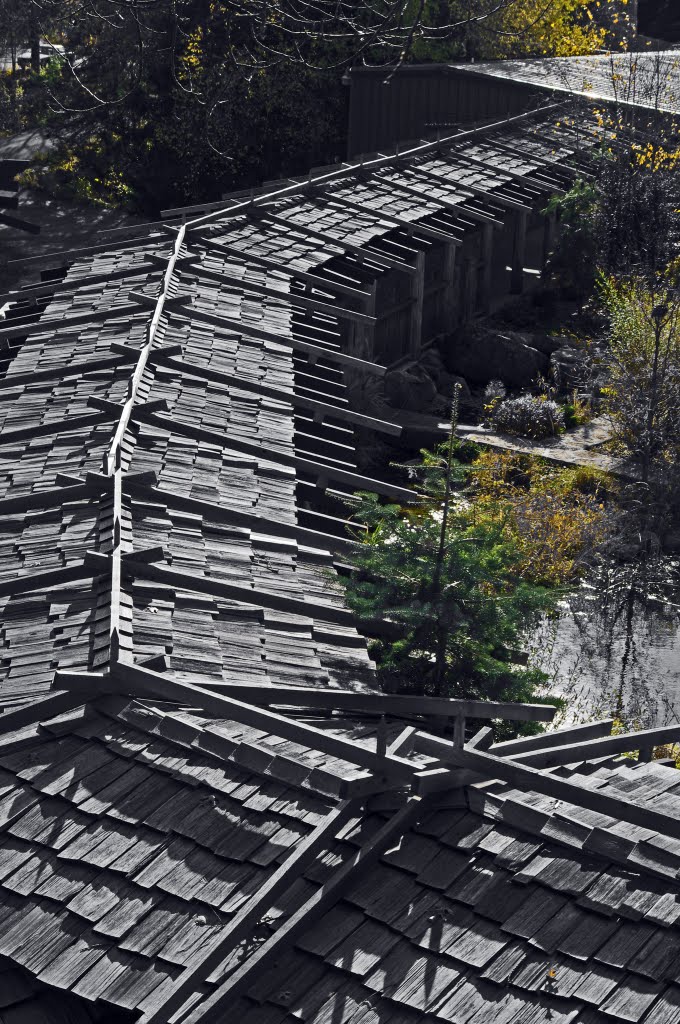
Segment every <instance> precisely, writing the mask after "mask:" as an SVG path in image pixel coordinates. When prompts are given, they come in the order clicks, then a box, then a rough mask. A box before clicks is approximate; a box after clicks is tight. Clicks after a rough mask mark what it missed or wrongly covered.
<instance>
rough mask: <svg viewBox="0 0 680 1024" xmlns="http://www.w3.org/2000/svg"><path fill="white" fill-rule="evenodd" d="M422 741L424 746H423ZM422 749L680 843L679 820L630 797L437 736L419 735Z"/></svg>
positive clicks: (525, 789) (527, 790)
mask: <svg viewBox="0 0 680 1024" xmlns="http://www.w3.org/2000/svg"><path fill="white" fill-rule="evenodd" d="M423 738H424V740H425V741H426V742H423ZM425 747H426V748H427V750H426V751H424V752H427V753H432V752H433V751H436V753H435V754H434V756H436V757H438V758H439V760H440V761H441V762H442V763H443V764H447V765H451V766H453V767H455V768H467V769H468V770H469V771H473V772H478V773H479V774H480V775H483V776H484V777H485V778H487V779H499V780H500V781H502V782H509V783H511V784H512V785H513V786H516V787H517V788H518V789H520V790H521V791H522V792H524V793H532V792H533V793H542V794H543V795H544V796H549V797H552V798H553V799H555V800H562V801H564V803H567V804H573V805H574V806H576V807H586V808H588V810H591V811H597V812H598V814H604V815H606V816H607V817H609V818H613V819H614V820H616V821H627V822H630V823H631V824H632V825H639V826H640V827H641V828H649V829H652V830H653V831H655V832H659V833H661V835H663V836H668V837H670V838H673V839H680V819H678V818H677V817H674V816H672V815H669V814H664V813H663V812H660V811H655V810H654V809H653V807H651V806H650V805H649V804H648V803H644V804H643V803H639V804H638V803H636V802H635V798H634V795H633V794H631V793H626V794H625V795H622V796H613V795H610V794H609V793H607V792H603V791H602V790H597V789H588V788H586V786H584V785H581V784H580V783H578V782H574V781H572V780H571V779H564V778H559V777H557V776H556V775H553V774H551V773H549V772H548V773H546V772H542V771H539V770H538V769H536V768H532V767H529V766H528V765H525V764H519V763H518V762H517V761H513V760H511V759H510V758H505V757H496V756H495V755H494V754H491V753H485V752H484V751H480V750H471V749H469V748H468V747H462V748H460V747H453V746H452V745H451V744H450V743H447V742H446V741H445V740H442V739H439V738H438V737H436V736H424V734H423V733H418V736H417V749H424V748H425ZM579 759H580V758H579Z"/></svg>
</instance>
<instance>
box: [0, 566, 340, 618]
mask: <svg viewBox="0 0 680 1024" xmlns="http://www.w3.org/2000/svg"><path fill="white" fill-rule="evenodd" d="M122 574H123V576H125V577H130V576H131V577H133V578H134V579H143V580H151V581H152V582H154V583H158V584H159V585H160V586H164V587H168V588H171V589H174V590H190V591H192V592H193V593H195V594H207V595H208V596H209V597H221V598H225V599H227V600H229V601H241V602H243V603H244V604H249V605H254V606H255V607H257V608H273V609H275V610H276V611H283V612H289V613H290V614H292V615H303V616H306V617H307V618H309V619H312V620H314V621H320V622H332V623H336V624H337V625H341V626H352V625H353V624H354V616H353V615H352V613H351V612H350V611H348V610H347V609H346V608H345V607H342V606H341V607H336V606H335V605H328V604H322V603H321V602H320V601H316V600H314V601H305V600H303V599H301V598H293V597H287V596H285V595H284V594H275V593H271V592H269V591H266V590H253V589H251V588H250V587H245V586H244V587H241V586H238V585H237V584H235V583H227V582H226V581H225V580H220V579H217V578H215V577H214V576H195V575H194V574H192V573H188V572H180V571H179V570H178V569H173V568H171V567H170V566H168V565H157V564H153V563H149V562H145V561H141V560H139V559H136V558H135V557H134V556H133V555H130V556H129V557H126V558H125V559H124V560H123V562H122ZM0 594H2V590H1V589H0Z"/></svg>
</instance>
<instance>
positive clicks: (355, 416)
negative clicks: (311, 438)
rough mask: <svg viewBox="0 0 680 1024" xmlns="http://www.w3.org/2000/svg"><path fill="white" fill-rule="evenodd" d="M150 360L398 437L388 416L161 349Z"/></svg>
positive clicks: (397, 425)
mask: <svg viewBox="0 0 680 1024" xmlns="http://www.w3.org/2000/svg"><path fill="white" fill-rule="evenodd" d="M151 361H152V362H153V363H159V364H160V365H161V366H167V367H168V368H169V369H171V370H177V371H178V372H179V373H181V374H183V375H188V376H192V377H198V378H200V379H202V380H212V381H215V383H217V384H225V385H226V386H227V387H230V388H238V389H239V390H240V391H247V392H250V393H251V394H256V395H262V397H263V398H273V399H275V400H276V401H279V402H289V403H290V404H291V405H293V406H299V407H300V408H302V409H310V410H311V411H312V412H313V413H315V416H316V415H320V416H321V418H322V419H324V418H325V417H327V416H328V417H330V418H331V419H333V418H335V419H339V420H345V421H346V422H348V423H356V424H357V426H360V427H365V428H366V429H368V430H374V431H376V432H377V433H381V434H390V435H391V436H392V437H401V433H402V427H401V426H400V425H399V424H398V423H389V422H388V421H387V420H379V419H376V418H375V417H373V416H365V415H364V414H363V413H360V412H354V411H353V410H352V409H348V408H346V407H345V406H340V405H332V404H330V403H328V402H320V401H317V399H313V398H306V397H305V396H304V395H301V394H298V393H296V392H294V391H286V390H284V389H283V388H276V387H272V386H271V385H270V384H267V383H266V382H265V380H262V381H252V380H247V379H246V378H244V377H238V376H236V374H231V373H222V372H221V371H218V370H212V369H210V367H209V366H206V367H203V366H193V365H192V364H191V363H187V362H184V360H182V359H173V358H171V357H168V356H166V355H165V353H164V352H163V350H162V349H155V350H154V351H152V353H151Z"/></svg>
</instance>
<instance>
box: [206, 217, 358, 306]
mask: <svg viewBox="0 0 680 1024" xmlns="http://www.w3.org/2000/svg"><path fill="white" fill-rule="evenodd" d="M187 237H188V239H189V240H190V241H191V242H192V244H193V243H197V242H198V243H200V245H202V246H203V248H204V249H205V250H206V252H214V253H215V254H216V255H219V256H225V257H227V258H229V259H234V258H236V259H238V260H240V261H241V262H242V263H243V265H244V266H246V267H247V266H254V267H263V268H264V269H265V270H271V271H272V272H275V273H277V274H281V275H282V276H283V277H285V278H287V279H288V280H293V281H294V280H298V281H304V282H305V283H306V284H308V285H309V286H310V287H312V288H318V289H319V290H320V291H324V292H338V293H339V294H340V295H347V296H348V298H351V299H356V300H357V301H358V302H362V303H363V302H365V301H366V299H368V298H369V293H368V292H364V291H361V289H359V288H352V287H351V286H350V285H346V284H343V283H342V282H338V281H330V280H328V279H327V278H325V277H321V276H320V275H319V274H312V273H310V272H309V271H307V270H296V269H294V268H292V267H287V266H286V265H285V264H281V263H278V262H277V261H276V260H273V259H268V258H267V257H266V256H260V255H259V253H252V252H244V250H243V249H238V248H237V247H236V246H235V245H228V244H226V243H225V242H215V241H213V240H212V239H211V238H205V237H204V236H203V235H201V234H200V232H198V231H197V230H194V229H193V228H192V227H191V225H188V227H187Z"/></svg>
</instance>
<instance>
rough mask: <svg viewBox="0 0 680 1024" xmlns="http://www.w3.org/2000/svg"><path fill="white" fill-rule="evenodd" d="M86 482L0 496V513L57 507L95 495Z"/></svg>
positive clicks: (6, 513)
mask: <svg viewBox="0 0 680 1024" xmlns="http://www.w3.org/2000/svg"><path fill="white" fill-rule="evenodd" d="M98 493H100V492H98V491H94V490H93V488H92V487H91V485H90V484H88V483H78V484H69V485H67V486H65V487H50V488H49V489H47V490H44V491H31V493H30V494H17V495H16V496H15V497H9V498H0V515H11V514H12V513H13V512H28V511H29V510H30V509H48V508H59V507H61V506H62V505H67V504H68V503H69V502H72V501H80V500H81V499H87V498H92V497H96V496H97V494H98Z"/></svg>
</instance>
